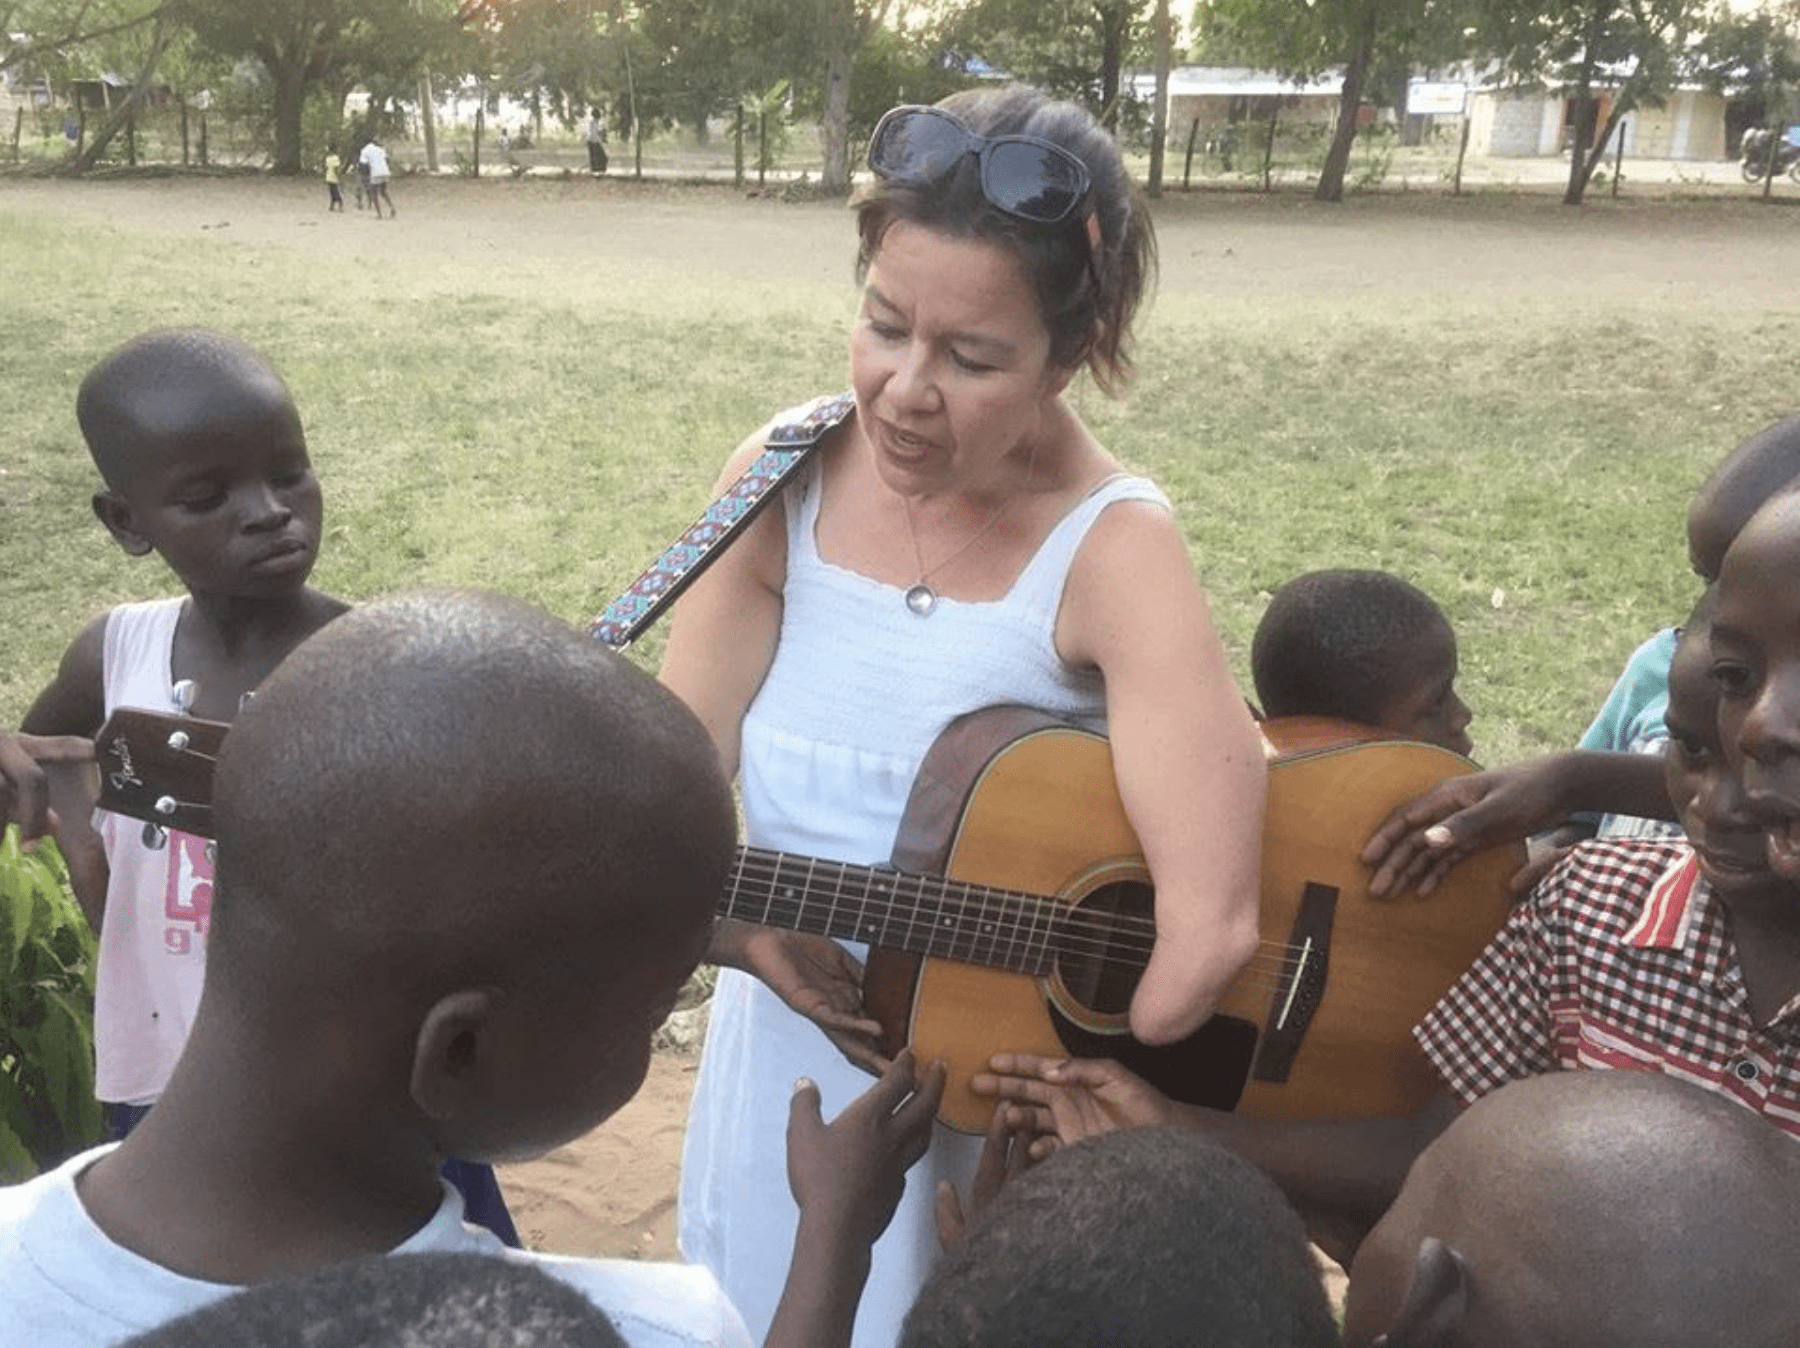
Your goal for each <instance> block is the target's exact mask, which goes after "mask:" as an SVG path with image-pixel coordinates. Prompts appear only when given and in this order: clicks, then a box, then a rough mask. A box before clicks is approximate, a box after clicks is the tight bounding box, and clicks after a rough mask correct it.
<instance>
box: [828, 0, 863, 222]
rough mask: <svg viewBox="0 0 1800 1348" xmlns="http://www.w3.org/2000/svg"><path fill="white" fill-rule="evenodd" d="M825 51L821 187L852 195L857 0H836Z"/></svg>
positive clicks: (835, 194)
mask: <svg viewBox="0 0 1800 1348" xmlns="http://www.w3.org/2000/svg"><path fill="white" fill-rule="evenodd" d="M831 11H832V12H831V18H830V20H829V22H828V25H827V36H826V43H825V45H826V50H825V120H824V123H823V125H821V126H820V128H819V141H820V148H821V149H822V150H823V151H824V153H825V167H824V169H823V171H822V172H821V173H820V175H819V189H820V191H822V192H823V193H824V194H825V195H826V196H830V197H842V196H848V195H849V194H850V66H851V63H852V62H853V61H854V60H855V59H856V33H857V23H856V6H855V3H854V0H832V5H831Z"/></svg>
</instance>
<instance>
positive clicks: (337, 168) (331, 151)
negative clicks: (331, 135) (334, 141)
mask: <svg viewBox="0 0 1800 1348" xmlns="http://www.w3.org/2000/svg"><path fill="white" fill-rule="evenodd" d="M343 173H344V161H343V160H342V159H340V158H338V152H337V146H335V145H327V146H326V147H325V190H326V192H327V193H329V194H330V197H329V200H328V201H327V202H326V204H325V209H326V210H327V211H341V210H343V209H344V189H343V186H342V184H343Z"/></svg>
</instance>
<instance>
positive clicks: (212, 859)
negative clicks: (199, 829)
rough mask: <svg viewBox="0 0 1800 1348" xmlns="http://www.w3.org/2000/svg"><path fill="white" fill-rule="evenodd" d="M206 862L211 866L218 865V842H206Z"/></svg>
mask: <svg viewBox="0 0 1800 1348" xmlns="http://www.w3.org/2000/svg"><path fill="white" fill-rule="evenodd" d="M206 864H207V865H208V866H212V867H215V868H216V867H217V866H218V864H219V844H218V843H216V842H208V843H207V844H206Z"/></svg>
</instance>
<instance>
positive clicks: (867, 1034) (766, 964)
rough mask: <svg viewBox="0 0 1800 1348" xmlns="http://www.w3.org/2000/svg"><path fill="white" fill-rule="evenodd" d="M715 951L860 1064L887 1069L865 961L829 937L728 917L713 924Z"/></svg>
mask: <svg viewBox="0 0 1800 1348" xmlns="http://www.w3.org/2000/svg"><path fill="white" fill-rule="evenodd" d="M711 954H712V958H713V959H714V960H715V961H716V962H718V963H720V964H727V965H730V966H731V967H732V968H736V969H742V970H743V971H744V972H745V973H750V974H754V975H756V977H758V978H759V979H761V980H762V981H763V983H764V984H765V985H766V986H767V987H768V989H769V991H771V992H773V993H774V994H775V995H776V996H777V997H779V998H781V1000H782V1001H784V1002H786V1003H787V1004H788V1006H789V1007H791V1008H792V1009H793V1010H795V1011H797V1012H799V1013H800V1014H801V1015H803V1016H805V1017H806V1018H807V1019H808V1020H810V1021H812V1023H813V1024H815V1025H817V1026H818V1027H819V1029H820V1030H822V1031H823V1032H824V1034H825V1037H826V1038H827V1039H829V1040H830V1041H831V1042H832V1044H833V1045H835V1046H836V1048H837V1050H838V1052H840V1053H842V1054H843V1055H844V1056H845V1057H846V1058H848V1059H849V1060H850V1061H851V1062H852V1063H854V1064H856V1066H858V1067H860V1068H862V1069H863V1070H864V1071H866V1072H871V1073H874V1074H875V1075H876V1076H879V1075H881V1074H882V1073H883V1072H885V1071H887V1069H888V1066H889V1060H888V1058H887V1057H886V1056H884V1055H883V1054H882V1052H881V1047H880V1041H881V1024H880V1022H879V1021H876V1020H872V1019H870V1018H869V1015H868V1011H867V1008H865V1007H864V1005H863V985H862V980H863V967H862V965H861V964H859V963H858V962H857V961H856V959H855V958H854V957H853V956H852V955H851V954H850V953H849V952H848V951H846V950H845V949H844V948H843V946H841V945H839V944H838V943H837V942H836V941H834V940H832V939H831V938H830V937H828V936H814V935H811V934H810V933H807V932H798V931H783V930H782V929H780V928H778V927H763V926H758V925H756V924H754V923H750V922H738V921H734V920H732V919H730V918H725V919H722V920H721V921H720V922H719V923H718V924H717V926H716V927H715V929H714V935H713V945H712V952H711Z"/></svg>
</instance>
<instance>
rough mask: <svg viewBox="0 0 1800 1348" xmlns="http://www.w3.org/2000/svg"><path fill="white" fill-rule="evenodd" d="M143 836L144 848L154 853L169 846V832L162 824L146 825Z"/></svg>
mask: <svg viewBox="0 0 1800 1348" xmlns="http://www.w3.org/2000/svg"><path fill="white" fill-rule="evenodd" d="M141 836H142V837H143V841H144V846H145V847H147V848H149V849H150V850H151V851H152V852H160V851H162V850H163V848H165V847H167V846H168V845H169V830H168V829H166V828H164V827H163V826H162V825H161V824H145V825H144V832H143V834H142V835H141Z"/></svg>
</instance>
